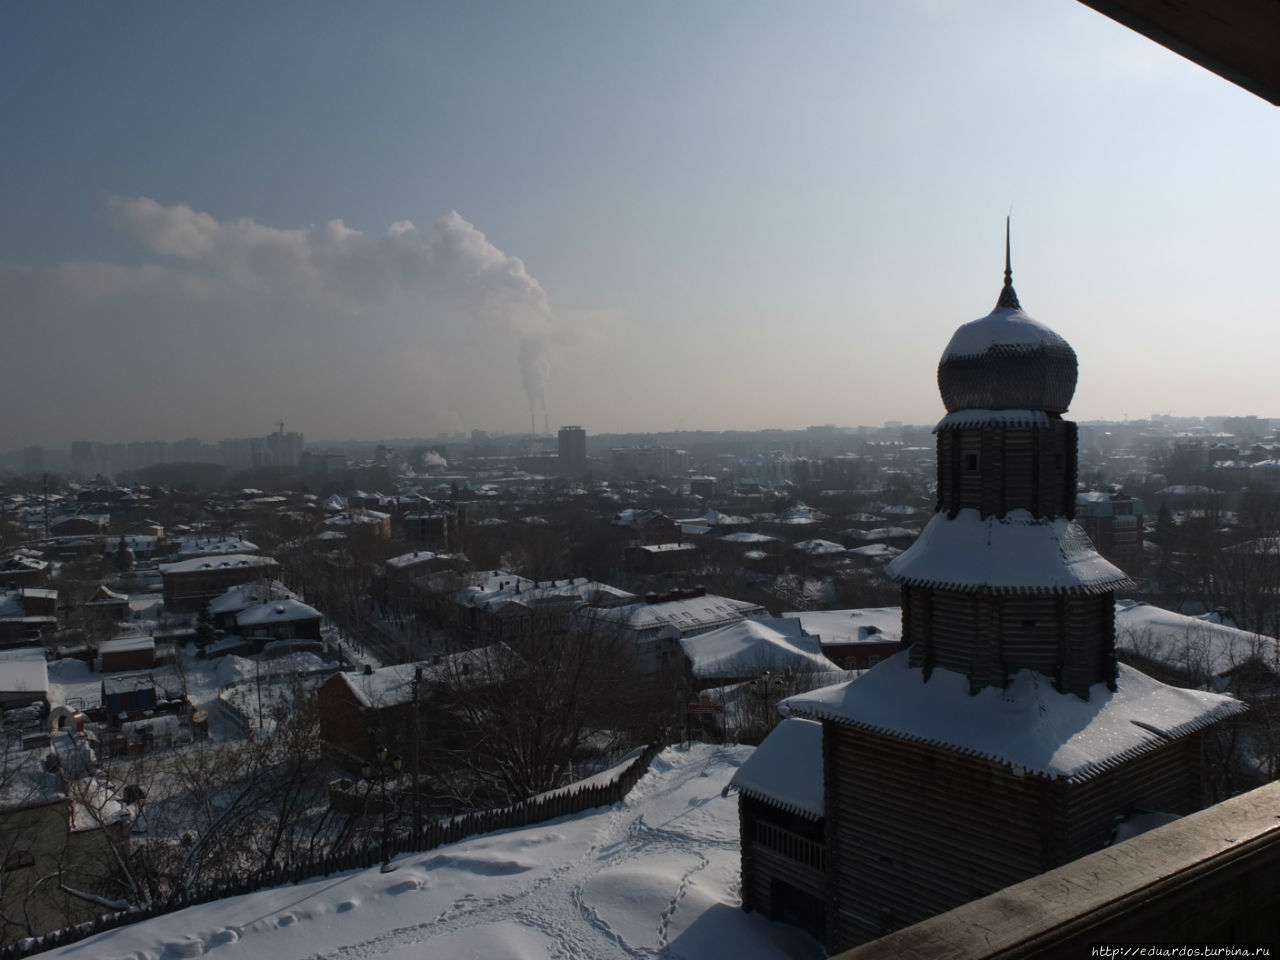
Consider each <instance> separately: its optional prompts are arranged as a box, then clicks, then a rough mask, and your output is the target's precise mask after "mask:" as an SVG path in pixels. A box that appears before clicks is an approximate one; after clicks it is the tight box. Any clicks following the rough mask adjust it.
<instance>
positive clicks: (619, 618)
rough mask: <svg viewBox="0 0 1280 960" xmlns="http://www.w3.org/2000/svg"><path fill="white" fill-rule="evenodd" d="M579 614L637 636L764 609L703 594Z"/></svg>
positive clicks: (704, 626) (705, 625) (686, 630)
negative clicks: (664, 628) (666, 628)
mask: <svg viewBox="0 0 1280 960" xmlns="http://www.w3.org/2000/svg"><path fill="white" fill-rule="evenodd" d="M580 612H581V613H583V614H584V615H585V616H586V617H587V618H588V619H589V620H590V621H599V622H601V623H603V624H605V625H611V626H614V627H620V628H623V629H626V630H630V631H632V632H634V633H635V634H637V635H639V636H645V635H647V634H648V633H649V632H651V631H652V632H656V631H659V630H661V629H662V628H663V627H667V626H671V627H675V628H676V629H677V630H679V631H680V632H681V633H682V634H685V635H689V634H692V633H693V632H695V631H703V630H708V629H710V628H712V627H715V626H718V625H720V624H723V623H729V622H732V621H734V620H742V619H744V618H746V617H761V616H767V614H768V612H767V611H766V610H765V608H764V607H762V606H760V605H759V604H758V603H750V602H749V601H746V600H733V599H731V598H729V597H719V596H716V595H715V594H711V593H709V594H706V595H705V596H701V597H685V598H682V599H679V600H662V601H659V602H657V603H648V602H644V603H630V604H626V605H625V606H619V607H610V608H608V609H599V608H595V607H588V608H586V609H585V610H584V611H580Z"/></svg>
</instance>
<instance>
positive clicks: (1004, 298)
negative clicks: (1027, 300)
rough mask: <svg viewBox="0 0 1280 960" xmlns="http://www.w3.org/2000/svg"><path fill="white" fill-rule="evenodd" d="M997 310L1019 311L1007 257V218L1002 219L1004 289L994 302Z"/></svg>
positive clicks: (1019, 305)
mask: <svg viewBox="0 0 1280 960" xmlns="http://www.w3.org/2000/svg"><path fill="white" fill-rule="evenodd" d="M996 309H997V310H1021V309H1022V304H1020V303H1019V302H1018V294H1017V293H1016V292H1015V291H1014V289H1013V266H1012V265H1011V260H1010V257H1009V217H1007V216H1006V217H1005V218H1004V287H1003V289H1001V291H1000V299H999V300H997V301H996Z"/></svg>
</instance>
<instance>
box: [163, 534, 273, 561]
mask: <svg viewBox="0 0 1280 960" xmlns="http://www.w3.org/2000/svg"><path fill="white" fill-rule="evenodd" d="M257 552H258V545H257V544H256V543H251V542H249V541H248V540H239V539H237V538H235V537H211V538H204V539H202V538H200V537H194V538H188V539H185V540H183V541H182V545H181V546H180V547H178V555H179V556H181V557H211V556H222V555H224V554H232V553H257Z"/></svg>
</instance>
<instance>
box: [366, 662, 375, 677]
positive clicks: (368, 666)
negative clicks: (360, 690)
mask: <svg viewBox="0 0 1280 960" xmlns="http://www.w3.org/2000/svg"><path fill="white" fill-rule="evenodd" d="M364 675H365V676H366V677H372V676H373V664H372V663H366V664H365V665H364Z"/></svg>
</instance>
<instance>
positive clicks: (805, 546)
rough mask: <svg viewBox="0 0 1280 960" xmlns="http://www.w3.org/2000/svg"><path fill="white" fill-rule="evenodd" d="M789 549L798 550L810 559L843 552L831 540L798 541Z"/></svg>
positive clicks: (842, 548) (840, 546)
mask: <svg viewBox="0 0 1280 960" xmlns="http://www.w3.org/2000/svg"><path fill="white" fill-rule="evenodd" d="M791 549H792V550H798V551H799V552H800V553H805V554H808V555H809V556H811V557H817V556H823V555H827V554H837V553H844V552H845V549H844V547H843V546H842V545H841V544H838V543H834V542H832V541H831V540H799V541H797V542H796V543H793V544H792V545H791Z"/></svg>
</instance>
